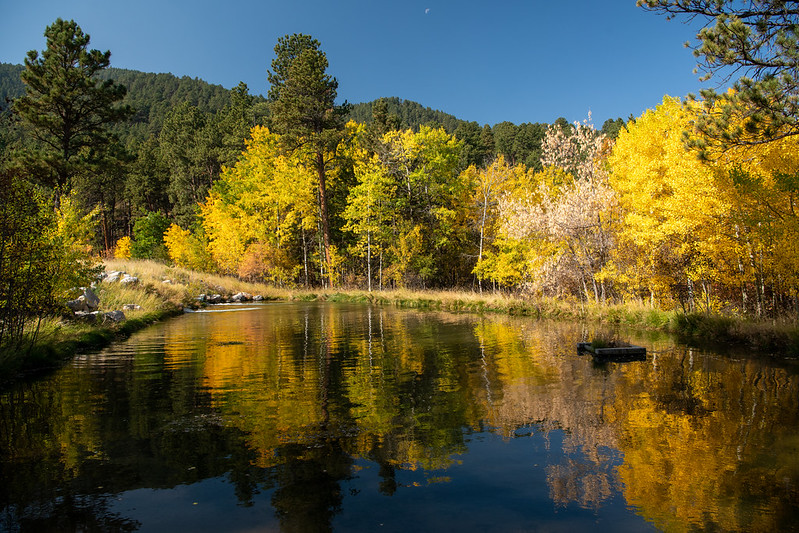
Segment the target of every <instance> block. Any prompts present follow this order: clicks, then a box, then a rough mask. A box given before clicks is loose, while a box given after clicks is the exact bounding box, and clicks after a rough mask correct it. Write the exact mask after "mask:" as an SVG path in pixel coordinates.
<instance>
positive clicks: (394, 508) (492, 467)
mask: <svg viewBox="0 0 799 533" xmlns="http://www.w3.org/2000/svg"><path fill="white" fill-rule="evenodd" d="M591 327H592V326H585V325H580V324H575V323H554V322H538V321H534V320H530V319H523V318H514V317H507V316H479V315H465V314H463V315H460V314H457V315H456V314H447V313H436V312H418V311H412V310H398V309H394V308H386V307H371V306H368V305H355V304H336V303H269V304H261V305H248V306H245V305H239V306H234V305H231V306H218V307H215V308H214V309H213V310H212V312H197V313H189V314H186V315H184V316H182V317H177V318H175V319H172V320H169V321H167V322H164V323H162V324H158V325H156V326H153V327H151V328H149V329H147V330H145V331H142V332H140V333H138V334H135V335H133V336H132V337H131V338H130V339H129V340H127V341H125V342H121V343H118V344H115V345H113V346H111V347H110V348H108V349H106V350H104V351H102V352H100V353H95V354H90V355H84V356H79V357H78V358H76V359H75V360H74V361H72V362H71V363H70V364H69V365H67V366H65V367H64V368H62V369H60V370H58V371H57V372H55V373H53V374H51V375H49V376H47V377H45V378H41V379H38V380H33V381H29V382H24V383H20V384H19V385H18V386H16V387H15V388H13V389H11V390H7V391H5V392H3V393H2V394H0V479H2V483H0V530H2V531H37V532H40V531H71V530H82V531H303V532H304V531H331V530H332V531H408V530H411V531H531V530H545V531H585V530H590V531H658V530H668V531H689V530H724V531H786V530H791V529H795V528H797V527H798V526H797V524H799V372H797V367H796V365H794V364H793V363H791V362H786V361H782V362H780V361H779V360H777V359H770V358H758V357H755V356H751V355H747V354H738V355H730V354H726V355H719V354H715V353H710V352H703V351H697V350H693V349H690V348H687V347H685V346H681V345H678V344H675V343H673V342H672V341H670V340H668V339H667V338H664V337H657V336H653V337H649V338H647V337H640V336H635V334H630V335H631V337H630V338H629V339H628V340H632V341H634V342H635V343H636V344H640V345H643V346H646V347H647V349H648V353H647V357H646V360H645V361H636V362H626V363H606V364H595V363H594V362H593V361H592V359H591V357H590V356H588V355H580V354H578V353H577V351H576V350H575V345H576V342H577V341H580V340H582V339H584V338H587V337H590V336H591V335H593V333H594V332H593V331H592V330H591V329H590V328H591Z"/></svg>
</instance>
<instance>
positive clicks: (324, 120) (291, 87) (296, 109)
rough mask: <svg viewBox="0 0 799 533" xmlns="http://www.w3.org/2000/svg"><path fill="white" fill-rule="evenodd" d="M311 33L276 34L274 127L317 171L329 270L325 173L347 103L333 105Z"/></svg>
mask: <svg viewBox="0 0 799 533" xmlns="http://www.w3.org/2000/svg"><path fill="white" fill-rule="evenodd" d="M319 47H320V43H319V41H317V40H316V39H314V38H312V37H311V36H309V35H303V34H293V35H286V36H284V37H281V38H279V39H278V42H277V45H276V46H275V59H274V60H273V61H272V70H270V71H269V73H268V80H269V83H270V84H271V87H270V89H269V100H270V102H271V111H272V126H273V128H274V130H275V131H276V132H277V133H279V134H280V135H282V144H283V146H284V148H285V149H286V150H287V151H288V152H295V151H299V152H300V153H302V154H303V155H304V156H305V159H306V163H305V164H306V166H308V167H309V168H312V169H313V170H314V172H315V173H316V176H317V187H318V198H319V211H320V216H319V219H320V223H321V230H322V243H323V248H324V256H325V263H326V264H327V266H328V274H330V264H331V254H330V246H331V243H330V214H329V193H328V190H327V172H328V170H329V169H330V165H331V163H332V162H333V161H334V160H335V157H336V147H337V145H338V144H339V142H340V141H341V140H342V138H343V131H344V116H345V115H346V112H347V109H348V105H347V104H346V103H345V104H344V105H337V104H336V95H337V92H336V91H337V89H338V81H336V78H334V77H331V76H330V75H329V74H327V73H326V70H327V67H328V62H327V56H326V55H325V53H324V52H322V51H321V50H320V49H319Z"/></svg>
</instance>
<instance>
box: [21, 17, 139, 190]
mask: <svg viewBox="0 0 799 533" xmlns="http://www.w3.org/2000/svg"><path fill="white" fill-rule="evenodd" d="M44 35H45V37H46V38H47V48H46V49H45V50H44V51H43V52H42V54H41V55H39V53H38V52H37V51H36V50H31V51H30V52H28V56H27V57H26V58H25V70H24V71H23V72H22V75H21V76H22V81H24V82H25V85H26V88H27V93H26V94H25V96H22V97H20V98H18V99H17V100H16V101H15V104H14V108H15V110H16V112H17V113H18V114H19V115H20V117H21V118H22V121H23V124H24V125H25V126H26V127H27V129H28V130H29V132H30V135H31V136H32V137H33V138H34V139H35V140H36V150H35V151H33V152H31V151H29V152H28V153H27V154H26V155H27V157H26V158H25V159H26V163H27V164H28V166H29V169H30V170H31V171H32V172H33V174H34V175H35V176H36V177H38V179H39V180H41V181H42V182H43V183H44V184H46V185H48V186H50V187H53V188H54V189H55V190H56V191H57V195H56V203H58V197H59V196H58V195H60V194H62V193H64V192H68V191H69V189H70V188H71V186H72V180H73V177H74V176H75V175H77V174H78V173H80V172H82V171H84V170H85V168H86V166H87V165H91V164H96V162H97V161H101V160H102V159H103V157H105V156H106V155H107V154H108V148H109V147H110V146H111V145H112V144H113V142H114V138H113V136H112V135H110V134H109V131H108V127H109V126H110V125H112V124H115V123H117V122H120V121H122V120H125V119H127V118H128V117H129V116H130V114H131V109H130V108H129V107H128V106H124V105H116V104H117V103H118V102H119V101H120V100H122V98H123V97H124V96H125V92H126V90H125V87H124V86H122V85H119V84H116V83H114V82H113V81H112V80H107V81H100V80H99V79H98V78H97V75H98V73H99V72H100V71H102V70H103V69H105V68H107V67H108V65H109V63H110V57H111V53H110V52H108V51H106V52H100V51H99V50H89V49H88V45H89V35H88V34H84V33H83V31H82V30H81V29H80V27H79V26H78V25H77V24H76V23H75V21H72V20H70V21H65V20H62V19H60V18H59V19H57V20H56V21H55V22H54V23H53V24H51V25H50V26H48V27H47V29H46V30H45V32H44Z"/></svg>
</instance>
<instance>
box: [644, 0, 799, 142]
mask: <svg viewBox="0 0 799 533" xmlns="http://www.w3.org/2000/svg"><path fill="white" fill-rule="evenodd" d="M638 5H639V6H642V7H643V8H645V9H647V10H650V11H653V12H655V13H659V14H662V15H665V16H666V17H667V18H675V17H684V18H686V19H688V20H694V19H698V20H700V21H702V22H704V27H703V28H702V29H701V30H700V31H699V33H698V34H697V35H696V41H695V42H694V43H693V44H692V45H691V47H692V48H693V50H694V55H695V56H696V57H697V60H698V69H699V70H701V71H702V72H704V73H705V75H704V79H709V78H711V77H712V76H716V75H721V76H722V77H723V78H724V79H725V80H727V79H729V78H731V77H732V76H737V75H740V76H741V77H740V78H739V79H738V80H737V81H736V82H735V83H734V85H733V90H732V91H730V92H723V93H719V92H716V91H715V90H713V89H707V90H703V91H702V97H703V100H704V103H705V108H704V112H703V113H702V114H701V115H700V116H699V118H698V120H697V126H698V129H699V131H700V132H701V133H702V134H703V135H704V136H706V137H707V138H709V139H710V140H711V141H713V143H715V144H718V145H720V146H721V147H725V146H730V145H737V144H744V145H746V144H760V143H764V142H769V141H771V140H773V139H779V138H782V137H786V136H794V135H797V134H799V77H798V74H797V69H799V9H798V8H797V5H796V2H786V1H783V0H753V1H745V0H638ZM694 144H695V145H697V146H698V147H700V148H703V149H707V148H708V144H707V141H706V140H705V139H703V138H701V137H698V138H694Z"/></svg>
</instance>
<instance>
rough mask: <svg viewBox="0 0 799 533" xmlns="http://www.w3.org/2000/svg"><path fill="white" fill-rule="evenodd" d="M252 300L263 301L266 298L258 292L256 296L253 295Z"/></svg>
mask: <svg viewBox="0 0 799 533" xmlns="http://www.w3.org/2000/svg"><path fill="white" fill-rule="evenodd" d="M252 300H253V301H254V302H262V301H263V300H264V297H263V296H261V295H260V294H256V295H255V296H253V297H252Z"/></svg>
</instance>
